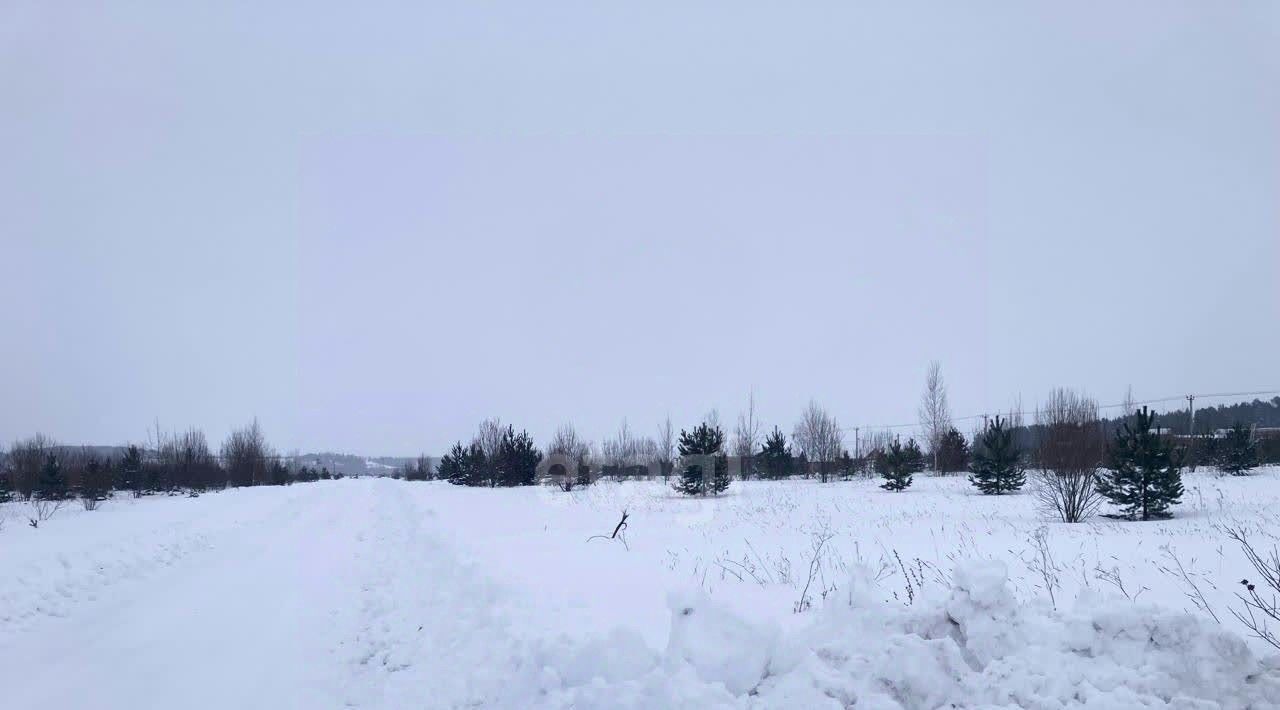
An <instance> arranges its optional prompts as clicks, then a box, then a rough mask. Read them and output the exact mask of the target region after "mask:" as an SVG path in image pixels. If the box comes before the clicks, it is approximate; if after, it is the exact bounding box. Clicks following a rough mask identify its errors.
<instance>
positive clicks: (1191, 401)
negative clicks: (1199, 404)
mask: <svg viewBox="0 0 1280 710" xmlns="http://www.w3.org/2000/svg"><path fill="white" fill-rule="evenodd" d="M1187 435H1188V436H1195V435H1196V396H1195V395H1194V394H1189V395H1187Z"/></svg>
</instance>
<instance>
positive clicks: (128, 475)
mask: <svg viewBox="0 0 1280 710" xmlns="http://www.w3.org/2000/svg"><path fill="white" fill-rule="evenodd" d="M116 475H117V476H118V479H117V480H118V483H117V484H116V487H117V488H119V489H120V490H125V491H133V495H134V497H135V498H136V497H138V496H140V495H142V488H143V481H142V452H141V451H140V450H139V449H138V447H137V446H134V445H132V444H130V445H129V448H127V449H125V451H124V457H123V458H121V459H120V465H119V466H118V467H117V468H116Z"/></svg>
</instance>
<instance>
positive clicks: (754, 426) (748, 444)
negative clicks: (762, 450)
mask: <svg viewBox="0 0 1280 710" xmlns="http://www.w3.org/2000/svg"><path fill="white" fill-rule="evenodd" d="M759 444H760V422H759V420H757V419H756V393H755V392H754V391H752V392H751V393H750V394H748V395H747V411H746V412H743V413H742V414H739V415H738V426H737V427H736V428H735V429H734V431H733V444H732V445H731V446H730V447H729V453H730V454H731V455H733V457H734V458H735V459H736V460H737V462H738V465H739V467H740V468H739V470H740V472H741V474H740V475H741V476H742V477H743V478H749V477H751V475H752V472H753V468H752V465H751V461H752V458H753V457H754V456H755V453H756V447H757V446H758V445H759Z"/></svg>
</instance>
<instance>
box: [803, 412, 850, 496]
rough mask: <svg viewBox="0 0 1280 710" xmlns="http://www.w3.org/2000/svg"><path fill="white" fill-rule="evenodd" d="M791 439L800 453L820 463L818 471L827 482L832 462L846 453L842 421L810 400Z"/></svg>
mask: <svg viewBox="0 0 1280 710" xmlns="http://www.w3.org/2000/svg"><path fill="white" fill-rule="evenodd" d="M791 439H792V441H793V442H794V444H795V447H796V448H797V449H799V450H800V453H802V454H804V455H805V457H806V458H808V460H809V461H810V462H811V463H816V464H818V473H819V475H820V476H821V477H822V481H823V482H824V483H825V482H826V481H827V478H828V476H830V474H831V469H832V464H833V463H835V461H836V459H838V458H840V455H841V454H842V453H844V434H843V433H842V432H841V431H840V423H839V422H837V421H836V418H835V417H833V416H831V415H830V414H828V413H827V411H826V410H825V409H823V408H822V407H821V406H819V405H818V403H817V402H814V401H812V400H810V402H809V406H808V407H806V408H805V410H804V412H803V413H802V414H801V415H800V421H798V422H796V426H795V429H794V430H793V431H792V432H791Z"/></svg>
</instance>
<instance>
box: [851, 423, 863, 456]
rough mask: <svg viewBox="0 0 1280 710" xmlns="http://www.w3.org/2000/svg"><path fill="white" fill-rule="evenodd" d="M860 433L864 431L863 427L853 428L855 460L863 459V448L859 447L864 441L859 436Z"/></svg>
mask: <svg viewBox="0 0 1280 710" xmlns="http://www.w3.org/2000/svg"><path fill="white" fill-rule="evenodd" d="M860 431H862V427H857V426H856V427H854V428H853V457H854V458H855V459H857V458H862V447H860V446H859V444H861V443H862V439H861V437H859V436H858V433H859V432H860Z"/></svg>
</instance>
